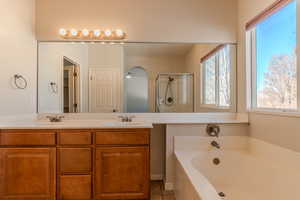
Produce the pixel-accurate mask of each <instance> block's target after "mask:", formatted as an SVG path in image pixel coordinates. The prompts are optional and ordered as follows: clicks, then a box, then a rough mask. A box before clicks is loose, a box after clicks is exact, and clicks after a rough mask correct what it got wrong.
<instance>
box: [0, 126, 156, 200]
mask: <svg viewBox="0 0 300 200" xmlns="http://www.w3.org/2000/svg"><path fill="white" fill-rule="evenodd" d="M149 145H150V129H110V130H109V129H101V130H0V200H120V199H128V200H139V199H140V200H149V198H150V192H149V191H150V147H149Z"/></svg>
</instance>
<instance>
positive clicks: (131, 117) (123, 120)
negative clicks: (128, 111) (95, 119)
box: [119, 115, 135, 122]
mask: <svg viewBox="0 0 300 200" xmlns="http://www.w3.org/2000/svg"><path fill="white" fill-rule="evenodd" d="M119 118H120V119H121V122H132V119H133V118H135V116H127V115H124V116H119Z"/></svg>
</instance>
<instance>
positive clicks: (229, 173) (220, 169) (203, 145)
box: [175, 136, 300, 200]
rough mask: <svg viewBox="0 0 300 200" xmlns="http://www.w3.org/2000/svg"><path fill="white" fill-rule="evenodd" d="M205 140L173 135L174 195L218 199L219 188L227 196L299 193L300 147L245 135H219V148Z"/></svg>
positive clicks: (258, 198) (235, 199) (277, 199)
mask: <svg viewBox="0 0 300 200" xmlns="http://www.w3.org/2000/svg"><path fill="white" fill-rule="evenodd" d="M210 141H211V138H207V137H185V136H181V137H180V136H179V137H175V155H176V181H175V196H176V199H177V200H184V199H195V200H212V199H213V200H215V199H216V200H218V199H220V198H219V197H218V193H219V192H224V193H225V194H226V197H227V198H228V199H231V200H240V199H244V200H252V199H255V200H265V199H273V200H282V199H295V198H298V197H297V194H298V190H299V187H298V186H299V183H298V180H299V179H300V174H299V168H300V153H298V152H295V151H292V150H288V149H285V148H282V147H279V146H276V145H273V144H270V143H266V142H264V141H261V140H257V139H253V138H250V137H240V136H226V137H220V138H219V139H218V142H219V143H220V144H221V148H222V149H221V150H215V149H213V148H212V147H211V146H210V145H209V143H210ZM215 157H218V158H220V160H221V163H220V165H217V166H216V165H213V164H212V159H213V158H215ZM181 188H183V189H181ZM191 196H192V197H193V198H191Z"/></svg>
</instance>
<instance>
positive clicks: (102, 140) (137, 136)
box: [96, 130, 149, 145]
mask: <svg viewBox="0 0 300 200" xmlns="http://www.w3.org/2000/svg"><path fill="white" fill-rule="evenodd" d="M96 144H98V145H147V144H149V131H148V130H137V131H135V130H133V131H130V130H124V131H99V132H96Z"/></svg>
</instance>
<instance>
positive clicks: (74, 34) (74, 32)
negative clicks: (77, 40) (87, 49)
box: [71, 29, 78, 37]
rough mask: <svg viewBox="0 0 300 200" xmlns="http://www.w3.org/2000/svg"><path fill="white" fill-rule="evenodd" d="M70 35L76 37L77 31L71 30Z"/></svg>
mask: <svg viewBox="0 0 300 200" xmlns="http://www.w3.org/2000/svg"><path fill="white" fill-rule="evenodd" d="M71 35H72V36H73V37H76V36H77V35H78V31H77V30H76V29H71Z"/></svg>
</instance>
